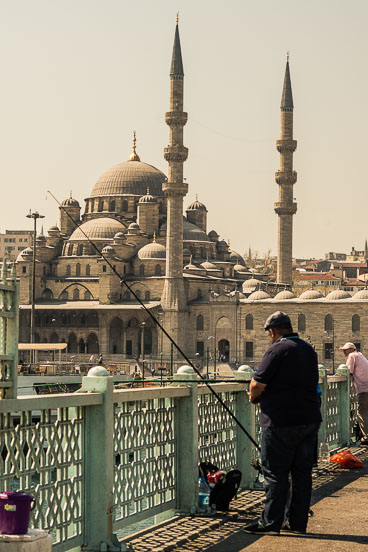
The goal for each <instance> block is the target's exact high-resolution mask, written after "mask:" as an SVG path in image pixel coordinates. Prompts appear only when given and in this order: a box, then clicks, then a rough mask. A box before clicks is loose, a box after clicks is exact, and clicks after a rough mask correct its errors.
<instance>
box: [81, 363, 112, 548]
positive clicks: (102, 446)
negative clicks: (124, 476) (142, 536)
mask: <svg viewBox="0 0 368 552" xmlns="http://www.w3.org/2000/svg"><path fill="white" fill-rule="evenodd" d="M113 390H114V383H113V377H110V376H109V373H108V371H107V370H106V369H105V368H103V367H102V366H96V367H94V368H91V370H90V371H89V372H88V375H87V376H85V377H84V378H83V380H82V388H81V391H82V392H92V393H102V394H103V396H104V400H103V404H101V405H96V406H89V407H88V408H87V409H86V421H85V433H84V442H85V499H84V504H85V512H84V520H85V527H84V534H85V546H84V547H83V550H84V551H86V552H87V551H88V552H92V551H93V552H95V551H96V552H97V551H98V552H100V551H101V550H106V551H109V552H110V551H111V552H120V550H121V546H120V544H119V542H118V540H117V538H116V536H115V535H114V534H113V506H114V504H113V483H114V479H113V478H114V472H113V469H114V458H113V424H114V400H113Z"/></svg>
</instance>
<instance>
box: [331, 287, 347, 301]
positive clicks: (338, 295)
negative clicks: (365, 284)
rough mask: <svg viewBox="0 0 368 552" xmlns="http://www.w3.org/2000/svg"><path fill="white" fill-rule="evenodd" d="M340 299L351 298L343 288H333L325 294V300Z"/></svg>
mask: <svg viewBox="0 0 368 552" xmlns="http://www.w3.org/2000/svg"><path fill="white" fill-rule="evenodd" d="M340 299H351V295H350V293H348V292H347V291H344V290H343V289H335V290H334V291H330V293H329V294H328V295H326V301H340Z"/></svg>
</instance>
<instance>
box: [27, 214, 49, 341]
mask: <svg viewBox="0 0 368 552" xmlns="http://www.w3.org/2000/svg"><path fill="white" fill-rule="evenodd" d="M27 218H29V219H33V270H32V302H31V329H30V332H31V336H30V343H34V315H35V312H34V309H35V302H36V233H37V219H43V218H45V217H44V215H40V213H39V212H38V211H33V212H32V210H31V209H30V210H29V213H28V215H27Z"/></svg>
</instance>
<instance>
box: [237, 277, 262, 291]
mask: <svg viewBox="0 0 368 552" xmlns="http://www.w3.org/2000/svg"><path fill="white" fill-rule="evenodd" d="M260 284H262V282H261V281H260V280H257V278H250V279H249V280H245V282H243V286H242V287H243V291H249V290H250V289H253V288H255V287H257V286H259V285H260Z"/></svg>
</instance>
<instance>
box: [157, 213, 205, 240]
mask: <svg viewBox="0 0 368 552" xmlns="http://www.w3.org/2000/svg"><path fill="white" fill-rule="evenodd" d="M166 228H167V226H166V222H165V223H164V224H163V225H162V226H161V228H160V235H161V236H166ZM183 241H189V242H193V241H198V242H209V241H210V239H209V237H208V236H207V234H206V232H204V231H203V230H202V229H201V228H199V226H196V225H195V224H192V223H191V222H188V221H187V219H186V218H185V217H184V218H183Z"/></svg>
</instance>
